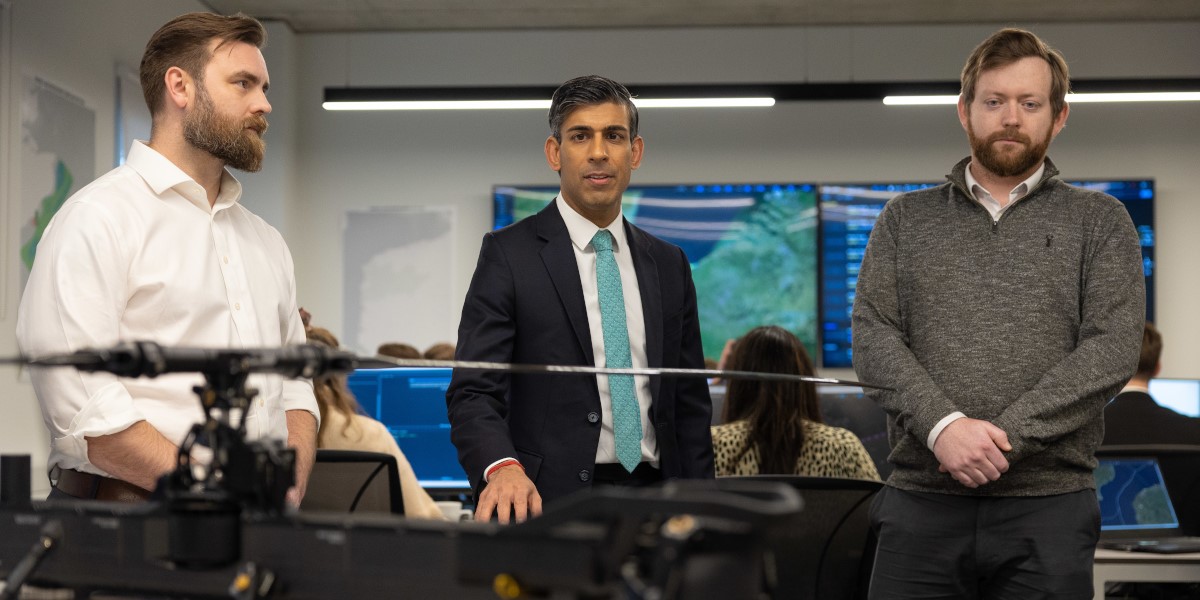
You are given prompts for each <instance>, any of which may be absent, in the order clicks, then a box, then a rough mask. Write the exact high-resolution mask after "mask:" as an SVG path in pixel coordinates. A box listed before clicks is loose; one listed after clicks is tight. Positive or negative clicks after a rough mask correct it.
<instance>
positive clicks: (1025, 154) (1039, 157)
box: [967, 121, 1053, 177]
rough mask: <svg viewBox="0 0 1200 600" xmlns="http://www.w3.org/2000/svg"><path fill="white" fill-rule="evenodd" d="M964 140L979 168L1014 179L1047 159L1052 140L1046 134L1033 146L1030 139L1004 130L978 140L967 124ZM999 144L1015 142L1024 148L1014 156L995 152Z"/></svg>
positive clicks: (1013, 130) (973, 130)
mask: <svg viewBox="0 0 1200 600" xmlns="http://www.w3.org/2000/svg"><path fill="white" fill-rule="evenodd" d="M1051 127H1053V125H1051ZM967 137H968V138H969V139H970V140H971V150H972V151H973V152H974V154H975V158H977V159H979V165H980V166H981V167H983V168H984V169H987V170H988V172H990V173H992V174H993V175H995V176H997V177H1015V176H1017V175H1023V174H1025V173H1028V172H1029V171H1031V170H1033V169H1035V168H1037V166H1038V165H1039V164H1041V162H1042V161H1043V160H1045V158H1046V151H1047V150H1048V149H1049V148H1050V138H1051V136H1050V131H1047V132H1046V137H1045V138H1044V139H1043V140H1042V141H1041V142H1040V143H1038V144H1036V145H1034V144H1033V142H1032V141H1031V140H1030V138H1029V136H1027V135H1025V134H1023V133H1021V132H1019V131H1016V130H1015V129H1005V130H1003V131H997V132H996V133H993V134H992V135H989V136H988V137H987V138H986V139H981V138H978V137H976V136H975V128H974V127H971V125H970V122H969V121H968V123H967ZM1000 140H1014V141H1017V142H1020V143H1021V144H1023V145H1024V148H1022V149H1021V150H1019V151H1018V152H1016V153H1008V152H1001V151H1000V150H998V149H997V148H996V142H998V141H1000Z"/></svg>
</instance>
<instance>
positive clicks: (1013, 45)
mask: <svg viewBox="0 0 1200 600" xmlns="http://www.w3.org/2000/svg"><path fill="white" fill-rule="evenodd" d="M1031 56H1033V57H1037V58H1041V59H1043V60H1045V61H1046V63H1047V64H1049V65H1050V107H1051V108H1052V109H1053V110H1054V116H1058V115H1060V114H1062V111H1063V108H1064V107H1065V106H1066V104H1067V100H1066V96H1067V92H1069V91H1071V76H1070V73H1069V72H1068V71H1067V61H1066V60H1065V59H1064V58H1063V56H1062V54H1060V53H1059V51H1058V50H1055V49H1054V48H1051V47H1050V46H1048V45H1047V44H1046V43H1045V42H1043V41H1042V40H1040V39H1038V36H1036V35H1034V34H1032V33H1030V32H1028V31H1025V30H1024V29H1013V28H1006V29H1001V30H1000V31H997V32H996V33H993V34H992V35H991V37H989V38H988V39H986V40H983V43H981V44H979V45H978V46H976V47H975V50H974V51H972V52H971V56H969V57H967V64H966V65H964V66H963V70H962V91H961V94H962V97H963V101H964V102H966V104H967V105H968V106H970V104H971V102H973V101H974V100H975V84H976V83H977V82H978V81H979V76H980V75H981V74H982V73H983V72H984V71H988V70H991V69H995V68H998V67H1003V66H1006V65H1011V64H1012V63H1015V62H1017V61H1018V60H1021V59H1022V58H1028V57H1031Z"/></svg>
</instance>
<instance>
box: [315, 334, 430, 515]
mask: <svg viewBox="0 0 1200 600" xmlns="http://www.w3.org/2000/svg"><path fill="white" fill-rule="evenodd" d="M305 333H306V334H307V335H308V342H309V343H310V344H319V345H323V346H328V347H329V348H332V349H334V350H336V349H337V348H338V346H339V344H338V339H337V338H336V337H334V335H333V334H332V333H330V332H329V330H328V329H324V328H321V327H309V328H307V329H306V330H305ZM313 392H314V393H315V394H316V397H317V407H318V408H319V409H320V411H321V429H320V431H319V432H318V433H317V448H327V449H330V450H360V451H367V452H380V453H383V454H391V455H392V456H394V457H396V466H397V467H399V470H400V494H401V495H402V496H403V498H404V516H406V517H409V518H416V519H441V520H445V518H446V517H445V516H444V515H443V514H442V511H441V509H439V508H438V505H437V504H436V503H435V502H434V501H433V498H431V497H430V496H429V494H428V493H427V492H426V491H425V490H424V489H423V488H422V487H421V484H420V483H418V482H417V475H416V474H415V473H413V469H412V465H409V464H408V459H407V458H405V457H404V453H403V452H401V451H400V446H399V445H397V444H396V439H395V438H393V437H392V434H391V433H389V432H388V430H387V427H384V425H383V423H380V422H379V421H376V420H375V419H372V418H370V417H368V416H366V415H363V414H361V413H362V409H361V408H360V407H359V405H358V400H356V399H355V398H354V394H353V393H351V392H350V388H349V387H347V386H346V376H345V375H329V376H325V377H319V378H317V379H314V380H313Z"/></svg>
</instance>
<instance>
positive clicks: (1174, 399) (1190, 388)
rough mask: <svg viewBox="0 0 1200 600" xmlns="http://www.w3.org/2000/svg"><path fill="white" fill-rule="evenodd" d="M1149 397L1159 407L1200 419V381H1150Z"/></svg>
mask: <svg viewBox="0 0 1200 600" xmlns="http://www.w3.org/2000/svg"><path fill="white" fill-rule="evenodd" d="M1150 395H1151V396H1152V397H1154V401H1155V402H1157V403H1158V405H1159V406H1162V407H1165V408H1169V409H1171V410H1173V411H1175V412H1177V413H1179V414H1181V415H1187V416H1189V417H1200V379H1151V380H1150Z"/></svg>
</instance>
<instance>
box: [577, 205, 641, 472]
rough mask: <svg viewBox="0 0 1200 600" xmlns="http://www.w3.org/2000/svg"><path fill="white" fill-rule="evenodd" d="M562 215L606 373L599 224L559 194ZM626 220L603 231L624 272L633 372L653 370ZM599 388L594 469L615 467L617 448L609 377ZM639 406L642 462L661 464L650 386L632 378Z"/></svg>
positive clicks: (594, 342) (599, 362)
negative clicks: (609, 237) (596, 466)
mask: <svg viewBox="0 0 1200 600" xmlns="http://www.w3.org/2000/svg"><path fill="white" fill-rule="evenodd" d="M555 202H556V203H557V204H558V212H559V213H560V214H561V215H562V219H563V221H564V222H565V223H566V224H567V232H568V233H569V234H570V236H571V247H572V248H573V249H574V250H575V264H576V265H577V266H578V267H579V282H580V283H581V284H582V285H583V299H584V304H585V305H586V306H587V315H588V331H589V332H590V333H591V336H592V355H593V356H594V357H595V359H596V366H597V367H604V366H605V360H604V328H603V327H602V325H601V323H600V292H599V290H598V289H597V286H596V250H595V249H594V248H592V237H593V236H595V235H596V232H597V231H599V230H600V228H599V227H596V224H595V223H592V222H591V221H589V220H587V219H586V218H584V217H583V216H582V215H580V214H579V213H577V212H575V210H574V209H572V208H571V207H570V206H568V205H567V203H566V201H564V200H563V199H562V194H559V196H558V198H557V199H555ZM624 224H625V218H624V215H623V214H620V213H618V214H617V218H616V219H615V220H614V221H613V222H612V223H610V224H609V225H608V226H607V227H605V228H604V229H607V230H608V231H609V233H611V234H612V236H613V258H615V259H616V261H617V268H618V269H619V270H620V271H621V293H622V295H623V296H624V297H625V322H626V323H625V324H626V326H627V327H628V328H629V351H630V356H631V357H632V359H633V368H635V369H644V368H647V367H649V364H648V363H647V362H646V321H645V319H644V318H643V312H642V296H641V291H640V288H639V287H638V280H637V272H636V271H634V269H633V253H632V252H630V251H629V245H628V241H627V239H626V236H625V226H624ZM596 385H597V386H598V387H599V388H600V410H601V424H602V427H601V429H600V444H599V446H598V447H597V448H596V464H603V463H616V462H619V461H618V460H617V452H616V443H615V438H614V436H613V420H612V396H611V395H610V394H609V391H608V376H606V375H598V376H597V377H596ZM634 389H635V390H636V392H637V399H638V405H639V407H640V408H641V415H642V460H643V461H644V462H651V463H655V464H657V461H658V443H657V440H656V438H655V434H654V425H653V423H651V422H650V380H649V378H648V377H642V376H638V377H634Z"/></svg>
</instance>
